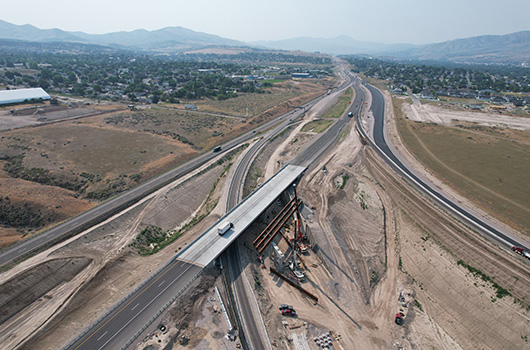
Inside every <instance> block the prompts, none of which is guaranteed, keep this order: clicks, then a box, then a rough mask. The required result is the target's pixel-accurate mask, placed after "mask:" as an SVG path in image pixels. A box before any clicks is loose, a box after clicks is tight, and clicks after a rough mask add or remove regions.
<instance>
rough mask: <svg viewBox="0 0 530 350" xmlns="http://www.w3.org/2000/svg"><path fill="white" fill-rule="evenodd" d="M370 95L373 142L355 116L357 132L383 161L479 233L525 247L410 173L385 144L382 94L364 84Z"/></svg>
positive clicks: (508, 243) (502, 241)
mask: <svg viewBox="0 0 530 350" xmlns="http://www.w3.org/2000/svg"><path fill="white" fill-rule="evenodd" d="M365 86H366V87H367V88H368V90H369V91H370V93H371V95H372V105H371V110H372V113H373V117H374V130H373V140H372V139H371V138H370V137H369V136H368V134H367V133H366V131H365V130H364V129H363V128H362V126H361V123H360V120H359V116H357V126H358V130H359V132H360V133H361V134H362V135H363V136H364V137H365V138H366V139H368V141H369V142H370V143H371V144H372V145H375V149H376V151H377V152H378V153H379V154H380V155H381V156H382V157H383V158H384V159H385V161H386V162H387V163H388V164H389V165H390V166H391V167H393V168H394V169H396V170H397V171H398V172H400V173H401V174H402V175H404V176H405V177H406V178H408V179H410V180H412V181H413V183H414V184H415V185H416V186H417V187H418V188H419V189H420V190H422V191H423V192H424V193H425V194H427V195H428V196H429V197H431V198H432V199H433V200H435V201H436V202H438V203H439V204H441V205H442V206H444V207H445V208H447V209H449V210H450V211H451V212H453V213H454V214H456V215H457V216H458V217H460V218H462V219H464V220H465V221H466V222H467V223H468V224H470V225H472V226H473V227H475V228H476V229H478V230H479V231H481V232H483V233H485V234H487V235H488V236H490V237H492V238H494V239H495V240H496V241H498V242H500V243H501V244H503V245H505V246H508V247H511V246H514V245H519V246H521V245H522V246H525V248H527V249H528V246H526V245H527V244H526V245H525V244H524V243H522V242H519V241H516V240H514V239H513V238H512V237H510V236H508V235H506V234H504V233H503V232H501V231H499V230H497V229H496V228H494V227H492V226H491V225H490V224H488V223H486V222H484V220H481V219H479V218H478V217H477V216H476V215H474V214H472V213H471V212H470V211H468V210H466V209H464V208H463V207H461V206H459V205H458V204H456V203H454V202H453V201H452V200H450V199H448V198H447V197H446V196H445V195H444V194H442V193H441V192H439V191H438V190H435V189H433V188H432V187H431V186H430V185H428V184H427V183H425V182H424V181H423V180H422V179H420V178H419V177H418V176H416V175H415V174H414V173H413V172H412V171H410V170H409V168H408V167H406V166H405V165H404V164H403V163H402V162H401V161H400V160H399V159H398V157H396V155H395V154H394V153H392V150H391V149H390V147H389V146H388V144H387V141H386V139H385V132H384V118H385V115H384V111H385V101H384V98H383V94H382V93H381V92H380V91H379V90H378V89H376V88H375V87H373V86H371V85H368V84H365Z"/></svg>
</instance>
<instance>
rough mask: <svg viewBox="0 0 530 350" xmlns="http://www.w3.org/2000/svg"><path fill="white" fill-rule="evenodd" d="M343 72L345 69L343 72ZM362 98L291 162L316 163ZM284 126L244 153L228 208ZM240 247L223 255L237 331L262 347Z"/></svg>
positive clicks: (255, 348) (253, 345)
mask: <svg viewBox="0 0 530 350" xmlns="http://www.w3.org/2000/svg"><path fill="white" fill-rule="evenodd" d="M343 73H344V72H343ZM345 77H346V81H345V82H344V83H343V84H342V85H341V87H340V88H339V89H338V90H339V91H338V92H339V93H340V92H341V91H344V90H345V89H346V88H348V86H350V85H352V83H353V78H352V77H351V76H350V75H349V74H345ZM324 98H325V97H324ZM362 101H363V97H362V95H361V94H356V95H355V100H354V102H353V104H352V107H350V108H349V109H348V110H347V111H346V112H344V114H343V116H342V117H341V118H340V119H338V120H337V121H336V122H335V123H334V124H333V125H332V126H331V127H329V128H328V129H327V130H326V131H325V132H324V133H322V135H320V136H319V137H318V138H316V139H315V140H314V141H313V142H312V143H311V144H310V145H309V146H307V147H306V148H305V149H304V150H303V151H302V152H301V153H300V154H299V155H298V156H297V157H296V158H295V159H294V160H293V161H291V162H290V164H292V165H301V166H308V165H309V164H311V163H313V162H315V161H316V160H317V159H318V157H320V156H321V155H322V154H323V153H324V152H325V151H326V150H327V149H328V148H329V147H330V146H331V145H332V144H333V143H334V142H335V141H336V140H337V139H338V137H339V135H340V132H341V130H342V128H343V127H344V126H345V125H346V123H347V122H348V121H349V120H350V119H351V118H349V117H348V116H347V112H350V111H351V112H353V113H354V114H355V113H358V112H359V111H360V109H361V106H362ZM285 126H286V125H280V126H279V127H277V128H276V129H274V130H273V131H272V132H271V133H270V134H267V137H265V138H263V139H262V140H260V141H258V142H257V143H256V144H255V145H253V146H252V149H250V150H249V151H248V152H247V153H246V154H245V155H244V156H243V159H242V160H241V162H240V163H239V164H238V166H237V169H236V171H235V172H234V175H233V178H232V180H231V182H230V187H229V191H228V198H227V210H230V209H231V208H233V207H234V206H235V205H237V203H238V202H239V201H240V200H241V187H242V185H243V183H244V180H245V178H246V175H247V172H248V169H249V167H250V165H251V164H252V160H253V159H254V157H255V155H256V154H257V153H258V151H259V150H260V149H261V148H262V147H263V146H264V145H265V143H266V142H268V139H269V138H270V137H272V136H274V135H276V134H277V133H278V132H280V131H281V130H282V129H284V127H285ZM239 260H240V259H239V250H238V246H237V244H232V245H231V246H230V247H229V248H228V249H227V250H226V251H225V254H223V261H225V266H226V268H227V269H228V270H229V271H230V276H231V279H232V281H233V291H234V295H235V299H236V303H237V312H238V314H239V315H240V316H241V321H242V323H243V325H244V326H243V327H244V330H243V329H240V333H241V332H244V336H243V338H242V341H243V342H246V344H243V346H244V347H248V348H250V349H253V350H262V349H265V348H266V347H265V345H264V344H263V339H261V336H260V332H259V330H258V326H257V324H256V320H255V318H254V316H253V314H252V308H251V306H250V302H251V301H249V296H248V295H247V291H246V289H245V285H244V281H243V278H242V277H241V276H242V273H243V272H242V268H241V264H240V261H239Z"/></svg>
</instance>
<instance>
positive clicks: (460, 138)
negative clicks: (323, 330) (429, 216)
mask: <svg viewBox="0 0 530 350" xmlns="http://www.w3.org/2000/svg"><path fill="white" fill-rule="evenodd" d="M393 102H394V106H395V110H394V112H395V114H396V116H397V125H398V129H399V132H400V134H401V137H402V138H403V140H404V141H405V143H406V145H407V147H408V148H409V149H410V150H411V151H412V152H413V153H414V154H415V155H416V156H417V157H418V158H419V159H420V160H421V161H422V162H423V163H424V164H425V165H426V166H427V167H428V168H430V169H431V170H432V171H433V172H435V173H436V174H438V175H439V176H440V177H441V178H443V179H444V181H446V182H447V183H449V184H451V186H453V187H454V188H455V189H457V190H459V191H461V192H464V195H465V196H466V197H469V198H471V199H472V200H474V201H475V202H477V203H478V204H479V205H480V206H482V207H485V208H487V209H488V210H489V211H490V212H492V213H493V214H494V215H495V216H497V217H499V218H500V219H501V220H503V221H505V222H508V223H511V224H512V225H514V224H515V226H516V227H518V228H519V229H520V230H522V231H524V232H525V233H526V234H529V233H530V215H529V214H530V202H529V200H528V198H530V187H529V186H528V174H529V173H530V134H529V133H528V132H525V131H519V130H510V129H505V128H499V127H486V126H480V125H476V124H473V123H464V122H456V123H455V127H446V126H440V125H436V124H433V123H419V122H413V121H409V120H406V119H405V118H404V117H403V115H402V112H401V103H402V102H401V101H400V100H398V99H394V101H393Z"/></svg>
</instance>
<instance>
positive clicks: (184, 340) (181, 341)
mask: <svg viewBox="0 0 530 350" xmlns="http://www.w3.org/2000/svg"><path fill="white" fill-rule="evenodd" d="M189 341H190V337H189V336H188V335H187V334H183V335H182V336H181V337H180V338H179V344H180V345H186V344H188V342H189Z"/></svg>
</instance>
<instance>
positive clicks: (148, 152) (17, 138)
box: [0, 80, 329, 248]
mask: <svg viewBox="0 0 530 350" xmlns="http://www.w3.org/2000/svg"><path fill="white" fill-rule="evenodd" d="M325 84H329V81H327V80H323V81H322V82H321V83H320V82H319V83H315V82H304V83H297V82H285V83H283V82H282V83H278V84H275V85H274V86H273V87H272V88H270V89H269V90H270V93H264V94H241V95H240V96H239V97H237V98H233V99H228V100H225V101H212V100H201V101H195V103H196V104H197V105H198V106H199V113H194V112H190V111H185V110H180V109H173V108H167V106H160V107H159V106H152V107H147V108H140V109H138V110H134V111H130V110H123V111H117V110H119V109H123V108H124V106H120V105H113V106H105V107H102V108H100V109H99V110H100V111H101V112H102V113H101V114H99V115H95V116H91V117H86V118H83V119H79V120H71V121H62V122H60V123H57V124H49V125H44V126H40V127H37V128H24V129H18V130H13V131H6V132H4V133H3V134H2V135H1V136H0V193H1V194H2V195H1V196H0V197H2V200H1V201H0V209H1V210H0V224H1V226H0V248H2V247H6V246H9V245H10V244H12V243H14V242H16V241H18V240H20V239H21V238H22V237H25V236H27V235H28V234H33V233H35V232H39V231H41V230H43V229H46V228H48V227H50V226H53V225H55V224H57V223H59V222H61V221H63V220H66V219H68V218H71V217H72V216H75V215H77V214H79V213H81V212H83V211H85V210H87V209H89V208H90V207H93V206H94V205H96V204H97V203H99V202H100V201H101V200H105V199H107V198H110V197H112V196H114V195H116V194H118V193H120V192H122V191H124V190H126V189H128V188H130V187H133V186H135V185H137V184H138V183H140V182H142V181H145V180H146V179H149V178H151V177H153V176H156V175H158V174H161V173H163V172H164V171H167V170H169V169H171V168H173V167H175V166H178V165H179V164H182V163H184V162H185V161H187V160H189V159H191V158H193V157H195V156H197V155H198V154H200V153H201V152H205V151H207V150H210V149H211V148H212V147H214V146H216V145H218V144H221V143H224V142H226V141H227V140H229V139H231V138H233V137H235V136H237V135H240V134H241V133H243V132H246V131H248V130H250V129H251V128H253V127H255V126H257V125H258V124H260V123H263V122H266V121H268V120H270V119H272V118H274V117H277V116H279V115H281V114H283V113H286V112H287V111H289V110H290V109H292V108H294V107H296V106H299V105H301V104H304V103H306V102H308V101H310V100H311V99H313V98H315V97H316V96H318V95H319V94H321V93H322V92H323V91H325V88H324V87H323V86H324V85H325ZM97 107H98V106H97V105H94V108H97ZM247 108H248V112H249V115H248V117H243V118H233V117H232V116H241V115H242V114H246V111H247ZM205 111H206V112H209V113H200V112H205ZM218 114H219V115H218ZM221 114H222V115H226V117H224V116H222V115H221Z"/></svg>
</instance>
